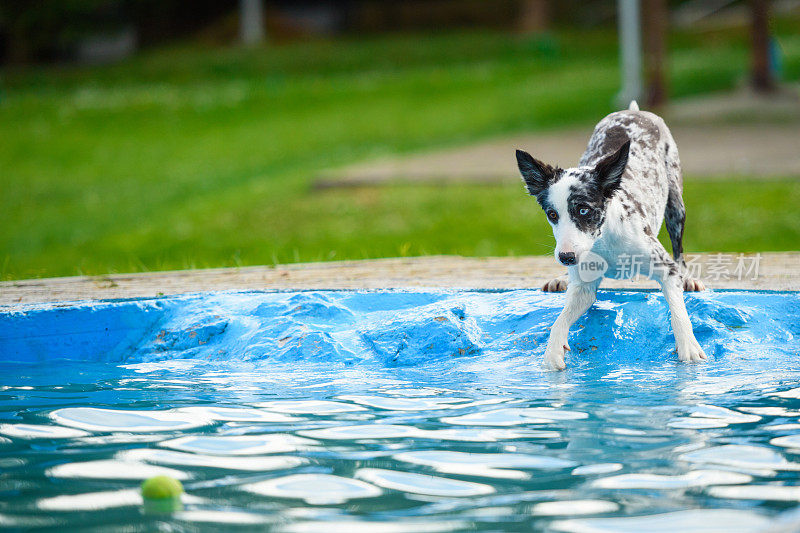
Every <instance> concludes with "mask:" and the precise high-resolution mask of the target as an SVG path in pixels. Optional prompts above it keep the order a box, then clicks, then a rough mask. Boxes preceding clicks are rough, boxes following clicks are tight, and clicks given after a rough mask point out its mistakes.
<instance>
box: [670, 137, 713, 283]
mask: <svg viewBox="0 0 800 533" xmlns="http://www.w3.org/2000/svg"><path fill="white" fill-rule="evenodd" d="M665 159H666V163H667V180H668V182H669V195H668V196H667V207H666V209H665V210H664V220H665V222H666V225H667V233H669V240H670V242H671V243H672V255H673V257H675V261H676V262H677V263H678V265H680V267H681V270H682V272H683V276H682V279H683V290H685V291H704V290H705V289H706V286H705V285H704V284H703V282H702V281H700V280H699V279H694V278H690V277H688V273H687V272H686V262H685V261H684V260H683V227H684V225H685V224H686V207H685V206H684V205H683V177H682V176H681V162H680V160H679V159H678V149H677V148H675V146H674V143H673V146H672V148H671V149H669V150H667V153H666V158H665Z"/></svg>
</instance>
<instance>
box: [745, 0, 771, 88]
mask: <svg viewBox="0 0 800 533" xmlns="http://www.w3.org/2000/svg"><path fill="white" fill-rule="evenodd" d="M750 38H751V40H752V45H753V48H752V72H751V78H750V81H751V83H752V86H753V90H755V91H756V92H757V93H769V92H772V91H774V90H775V79H774V78H773V76H772V71H771V69H770V61H769V41H770V35H769V0H750Z"/></svg>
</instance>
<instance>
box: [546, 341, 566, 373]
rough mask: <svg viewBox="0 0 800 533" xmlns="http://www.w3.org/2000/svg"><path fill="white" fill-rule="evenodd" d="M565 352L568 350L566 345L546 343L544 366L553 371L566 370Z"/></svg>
mask: <svg viewBox="0 0 800 533" xmlns="http://www.w3.org/2000/svg"><path fill="white" fill-rule="evenodd" d="M565 350H569V347H568V346H567V345H566V344H565V345H563V346H559V345H558V344H553V343H547V348H546V349H545V351H544V365H545V366H546V367H547V368H550V369H553V370H564V369H565V368H567V364H566V363H565V362H564V352H565Z"/></svg>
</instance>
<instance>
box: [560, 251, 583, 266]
mask: <svg viewBox="0 0 800 533" xmlns="http://www.w3.org/2000/svg"><path fill="white" fill-rule="evenodd" d="M558 260H559V261H561V264H562V265H567V266H569V265H574V264H575V263H577V262H578V260H577V259H575V252H567V253H564V252H561V253H560V254H558Z"/></svg>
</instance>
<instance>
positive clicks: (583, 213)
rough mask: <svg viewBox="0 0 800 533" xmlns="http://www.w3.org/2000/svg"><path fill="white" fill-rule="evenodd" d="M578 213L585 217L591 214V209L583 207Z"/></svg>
mask: <svg viewBox="0 0 800 533" xmlns="http://www.w3.org/2000/svg"><path fill="white" fill-rule="evenodd" d="M578 213H580V215H581V216H582V217H585V216H586V215H588V214H589V208H588V207H581V209H580V211H578Z"/></svg>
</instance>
